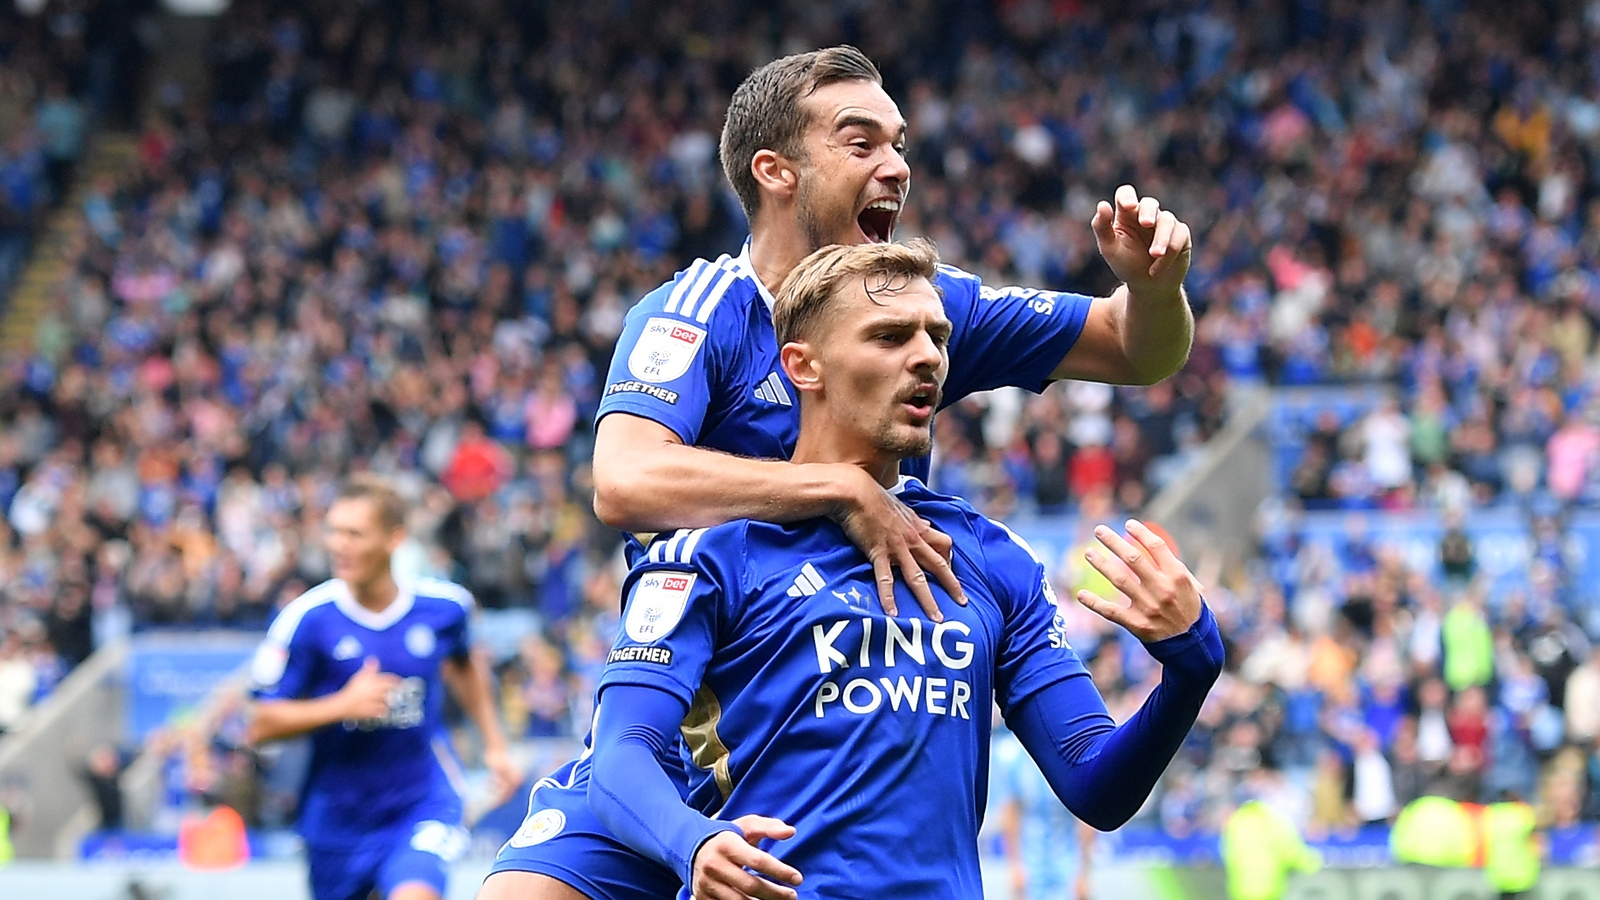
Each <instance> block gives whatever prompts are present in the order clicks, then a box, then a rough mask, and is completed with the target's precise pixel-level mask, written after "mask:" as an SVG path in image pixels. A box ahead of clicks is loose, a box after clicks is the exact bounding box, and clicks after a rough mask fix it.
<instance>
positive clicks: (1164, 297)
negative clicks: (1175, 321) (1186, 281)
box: [1123, 282, 1188, 307]
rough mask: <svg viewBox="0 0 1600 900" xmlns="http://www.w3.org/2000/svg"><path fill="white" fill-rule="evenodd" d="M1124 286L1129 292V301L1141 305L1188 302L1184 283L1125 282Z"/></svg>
mask: <svg viewBox="0 0 1600 900" xmlns="http://www.w3.org/2000/svg"><path fill="white" fill-rule="evenodd" d="M1123 288H1124V289H1125V290H1127V292H1128V301H1129V302H1130V303H1134V304H1137V305H1139V306H1144V307H1151V306H1176V305H1178V304H1180V303H1186V302H1188V301H1187V300H1185V298H1184V294H1183V285H1182V284H1175V285H1172V284H1168V285H1156V284H1137V283H1134V282H1123Z"/></svg>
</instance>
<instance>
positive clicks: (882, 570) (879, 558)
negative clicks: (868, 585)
mask: <svg viewBox="0 0 1600 900" xmlns="http://www.w3.org/2000/svg"><path fill="white" fill-rule="evenodd" d="M870 559H871V560H872V580H873V581H874V582H876V583H877V585H878V605H880V606H882V607H883V611H884V612H886V613H888V614H889V615H891V616H892V615H894V614H895V604H894V570H893V569H892V568H890V566H889V551H887V550H885V549H883V548H881V547H880V548H878V550H877V551H875V552H874V553H873V554H872V555H871V557H870Z"/></svg>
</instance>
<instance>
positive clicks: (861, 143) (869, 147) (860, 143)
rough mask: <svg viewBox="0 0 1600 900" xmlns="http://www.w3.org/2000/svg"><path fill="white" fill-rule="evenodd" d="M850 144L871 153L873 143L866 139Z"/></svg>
mask: <svg viewBox="0 0 1600 900" xmlns="http://www.w3.org/2000/svg"><path fill="white" fill-rule="evenodd" d="M850 146H851V147H854V148H855V149H856V150H859V151H861V152H862V153H871V152H872V145H871V144H869V143H867V142H866V141H851V142H850Z"/></svg>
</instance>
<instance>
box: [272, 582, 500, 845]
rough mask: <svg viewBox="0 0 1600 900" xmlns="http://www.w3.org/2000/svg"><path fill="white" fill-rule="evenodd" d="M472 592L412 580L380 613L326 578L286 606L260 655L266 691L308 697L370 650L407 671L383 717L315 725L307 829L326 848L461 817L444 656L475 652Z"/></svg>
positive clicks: (395, 669)
mask: <svg viewBox="0 0 1600 900" xmlns="http://www.w3.org/2000/svg"><path fill="white" fill-rule="evenodd" d="M472 608H473V600H472V595H471V594H470V593H468V592H467V590H466V589H465V588H463V587H461V586H460V585H457V584H453V583H451V582H448V581H436V580H433V579H422V580H420V581H418V582H416V583H415V584H411V585H402V586H401V589H400V595H399V596H398V597H396V598H395V601H394V602H393V603H391V604H390V605H389V606H388V608H386V609H384V610H383V611H382V612H381V613H374V612H372V611H371V610H368V609H366V608H365V607H363V606H361V604H360V603H358V602H356V599H355V597H353V596H352V595H351V593H350V590H349V588H348V587H346V585H345V583H344V582H343V581H339V580H337V579H335V580H332V581H326V582H323V583H322V584H320V585H318V586H316V587H314V588H312V589H311V590H309V591H307V592H306V593H304V594H302V595H300V597H298V598H297V599H295V600H294V601H292V602H291V603H290V604H289V605H288V606H285V607H284V608H283V611H282V612H280V613H279V614H278V616H277V618H276V619H274V620H273V622H272V625H271V627H270V628H269V629H268V630H267V638H266V640H265V641H264V642H262V645H261V647H260V648H259V649H258V650H257V651H256V656H255V660H254V662H253V663H252V665H251V670H252V672H251V674H252V680H253V682H254V685H253V689H252V692H253V694H254V696H255V697H256V698H257V699H260V700H307V699H312V698H316V697H322V696H326V695H328V694H332V693H334V692H335V691H338V690H339V689H340V688H342V687H344V685H345V682H347V681H349V680H350V676H352V675H354V674H355V673H356V671H357V670H358V669H360V668H361V665H362V663H363V662H364V661H365V660H366V659H368V658H369V657H370V658H373V659H376V660H377V662H378V667H379V669H380V670H381V671H384V672H390V673H393V674H395V675H397V676H399V677H400V678H401V679H402V680H401V682H400V684H399V685H398V686H397V687H396V688H395V689H394V690H392V691H391V692H390V694H389V712H388V714H387V715H385V716H383V717H382V718H380V719H369V720H360V721H356V720H349V721H345V722H342V723H338V724H335V725H329V726H326V727H324V728H319V729H317V730H315V731H313V732H312V733H311V735H310V739H311V765H310V770H309V772H308V773H307V776H306V783H305V786H304V787H303V788H302V790H301V800H300V817H299V830H300V833H301V835H302V836H304V837H305V839H306V843H307V844H309V845H312V846H318V847H340V846H345V847H349V846H357V845H359V844H361V843H362V842H363V840H364V839H366V838H370V837H372V836H373V835H377V834H382V833H384V832H386V831H388V830H389V829H392V828H395V827H402V826H406V825H409V824H411V823H413V822H415V821H417V820H418V819H419V818H421V819H434V820H438V821H441V822H445V823H446V824H450V825H454V824H456V823H458V822H459V821H460V819H461V796H460V786H461V783H462V778H461V768H460V765H459V763H458V762H457V760H456V758H455V756H454V754H453V752H452V751H451V750H450V747H449V743H448V740H447V737H446V734H445V729H444V723H443V718H442V710H443V704H444V693H445V688H444V682H443V678H442V677H441V675H440V671H439V668H440V663H441V662H443V661H444V660H445V659H446V658H447V657H448V658H454V659H462V658H465V657H466V656H467V654H468V652H469V648H470V646H471V645H470V643H469V638H468V633H467V628H468V620H469V619H470V618H471V613H472Z"/></svg>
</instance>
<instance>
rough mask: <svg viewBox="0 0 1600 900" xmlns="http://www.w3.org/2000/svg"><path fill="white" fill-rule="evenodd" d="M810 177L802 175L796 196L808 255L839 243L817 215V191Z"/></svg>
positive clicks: (801, 230) (836, 235)
mask: <svg viewBox="0 0 1600 900" xmlns="http://www.w3.org/2000/svg"><path fill="white" fill-rule="evenodd" d="M812 184H813V181H812V179H811V178H810V177H808V176H805V175H802V176H801V178H800V189H799V191H798V192H796V194H795V206H796V207H797V208H798V213H799V219H800V233H801V234H803V235H804V236H805V239H806V255H807V256H810V255H811V254H813V253H815V252H817V251H818V250H821V249H822V248H823V247H831V246H833V245H834V244H835V243H837V242H838V240H837V239H838V234H837V233H829V229H828V227H827V225H826V224H825V223H824V222H823V221H822V219H821V218H820V217H819V216H818V215H817V204H816V191H815V190H814V189H813V187H812Z"/></svg>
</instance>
